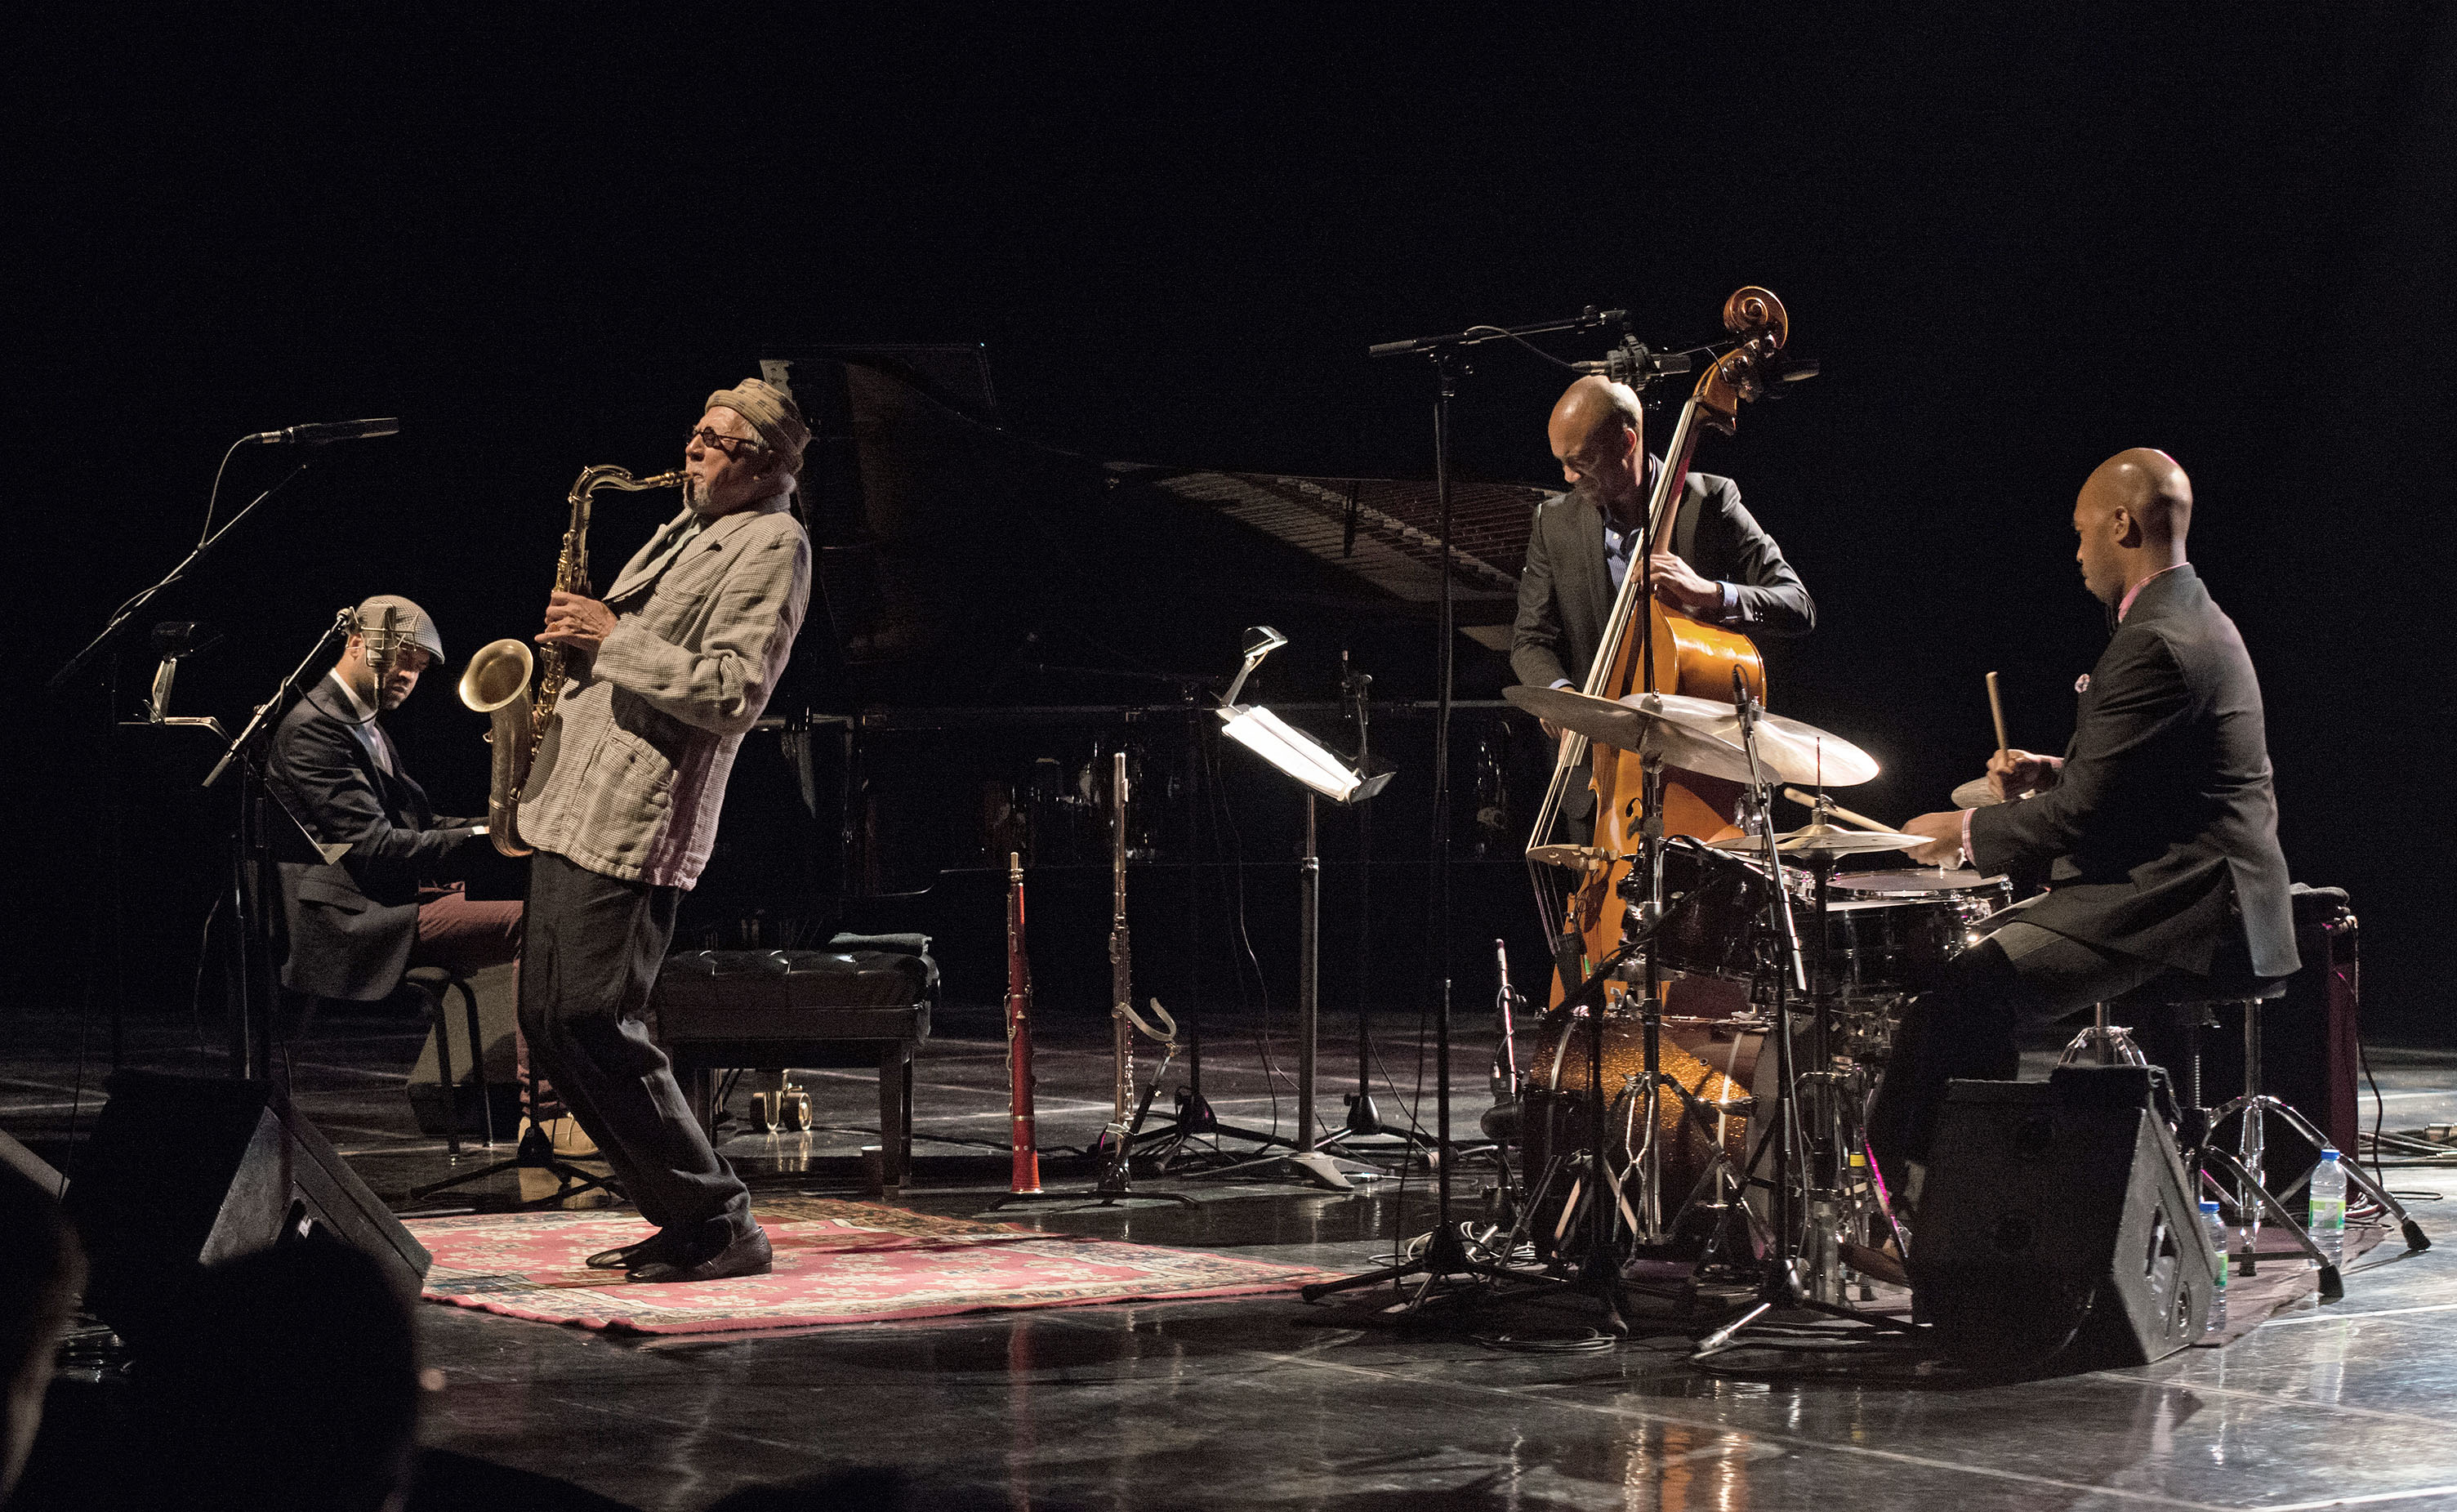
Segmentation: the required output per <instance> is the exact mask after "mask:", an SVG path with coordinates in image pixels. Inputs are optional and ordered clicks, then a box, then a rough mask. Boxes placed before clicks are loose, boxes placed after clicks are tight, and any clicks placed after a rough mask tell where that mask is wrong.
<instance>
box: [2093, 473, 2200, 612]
mask: <svg viewBox="0 0 2457 1512" xmlns="http://www.w3.org/2000/svg"><path fill="white" fill-rule="evenodd" d="M2192 524H2193V480H2192V479H2190V478H2188V477H2186V476H2184V469H2183V468H2182V467H2181V466H2178V465H2177V462H2176V459H2175V458H2173V457H2170V456H2168V455H2167V454H2166V453H2165V452H2163V451H2158V450H2154V449H2153V448H2151V447H2148V446H2136V447H2133V448H2132V449H2131V450H2129V451H2119V452H2117V453H2116V455H2115V456H2113V457H2110V458H2108V459H2107V460H2106V461H2105V462H2102V463H2100V464H2099V465H2098V468H2097V470H2096V471H2095V472H2093V473H2092V474H2091V475H2090V478H2089V480H2088V481H2087V482H2085V483H2083V485H2082V486H2081V492H2080V494H2079V495H2077V496H2076V497H2075V500H2074V533H2075V535H2076V536H2077V537H2079V540H2080V544H2079V546H2078V547H2077V548H2075V552H2074V556H2075V560H2076V561H2078V562H2080V564H2081V576H2082V582H2083V584H2084V586H2086V587H2087V588H2089V590H2090V591H2091V593H2092V595H2093V596H2094V597H2096V598H2097V599H2098V600H2099V601H2100V602H2101V603H2105V604H2116V603H2118V602H2120V601H2121V600H2122V599H2123V597H2124V594H2125V592H2126V590H2129V589H2131V588H2132V587H2133V586H2134V585H2135V584H2137V583H2139V582H2141V581H2142V580H2143V579H2144V578H2147V577H2149V576H2150V575H2151V574H2152V573H2154V572H2162V571H2164V570H2167V569H2168V568H2171V567H2175V566H2177V565H2178V564H2179V563H2181V562H2182V561H2183V560H2184V537H2185V534H2186V533H2187V532H2188V531H2189V530H2190V529H2191V528H2192Z"/></svg>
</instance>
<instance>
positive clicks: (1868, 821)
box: [1783, 788, 1894, 835]
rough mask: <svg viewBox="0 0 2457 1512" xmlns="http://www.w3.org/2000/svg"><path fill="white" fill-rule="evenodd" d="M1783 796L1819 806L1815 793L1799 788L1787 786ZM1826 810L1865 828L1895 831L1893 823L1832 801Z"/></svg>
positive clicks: (1812, 806) (1809, 805)
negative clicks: (1838, 805)
mask: <svg viewBox="0 0 2457 1512" xmlns="http://www.w3.org/2000/svg"><path fill="white" fill-rule="evenodd" d="M1783 796H1784V797H1787V798H1789V799H1791V800H1792V801H1793V802H1794V803H1797V804H1799V805H1801V806H1802V807H1803V808H1810V809H1813V808H1815V807H1817V798H1816V796H1815V795H1813V794H1808V793H1803V792H1802V791H1800V789H1798V788H1786V789H1784V790H1783ZM1826 812H1827V813H1828V814H1831V815H1833V816H1834V817H1835V818H1838V819H1841V820H1842V821H1843V822H1844V823H1846V824H1856V825H1858V826H1859V827H1860V828H1862V829H1864V830H1878V831H1882V832H1884V833H1886V834H1889V835H1890V834H1892V833H1893V828H1894V827H1893V826H1892V825H1890V824H1880V823H1878V822H1877V821H1876V820H1875V819H1872V818H1868V817H1867V816H1866V815H1861V814H1854V813H1852V812H1851V811H1850V810H1849V809H1847V808H1838V807H1836V806H1835V805H1834V804H1833V803H1832V802H1831V801H1829V802H1827V805H1826Z"/></svg>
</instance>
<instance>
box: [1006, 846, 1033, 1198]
mask: <svg viewBox="0 0 2457 1512" xmlns="http://www.w3.org/2000/svg"><path fill="white" fill-rule="evenodd" d="M1006 1075H1007V1092H1006V1096H1007V1115H1008V1117H1009V1119H1010V1121H1011V1122H1012V1125H1013V1129H1012V1131H1011V1133H1010V1135H1009V1140H1010V1143H1012V1144H1013V1146H1014V1148H1015V1171H1014V1175H1013V1177H1012V1179H1011V1180H1010V1182H1009V1184H1008V1190H1009V1191H1013V1192H1015V1193H1016V1194H1018V1195H1020V1196H1028V1195H1030V1194H1032V1193H1034V1192H1037V1191H1040V1190H1041V1147H1040V1145H1039V1143H1038V1136H1037V1135H1036V1134H1035V1133H1034V1131H1033V1127H1032V963H1031V961H1030V960H1028V959H1027V958H1026V957H1025V955H1024V949H1023V858H1022V857H1021V856H1019V855H1017V854H1016V853H1015V852H1013V851H1009V852H1007V857H1006Z"/></svg>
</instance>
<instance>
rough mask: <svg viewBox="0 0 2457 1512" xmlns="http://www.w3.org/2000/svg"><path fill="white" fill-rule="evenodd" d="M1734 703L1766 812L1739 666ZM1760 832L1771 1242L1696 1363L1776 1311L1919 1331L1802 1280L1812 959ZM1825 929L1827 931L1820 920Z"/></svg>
mask: <svg viewBox="0 0 2457 1512" xmlns="http://www.w3.org/2000/svg"><path fill="white" fill-rule="evenodd" d="M1732 703H1733V707H1734V708H1735V709H1736V710H1737V711H1738V713H1739V715H1740V726H1741V749H1742V751H1743V753H1744V754H1745V756H1747V757H1748V763H1749V783H1748V787H1749V791H1750V794H1751V796H1752V800H1753V801H1754V802H1755V803H1756V804H1757V806H1758V809H1759V811H1760V812H1761V813H1764V812H1765V810H1766V809H1767V808H1768V807H1769V806H1770V805H1769V804H1768V803H1767V797H1768V794H1769V792H1770V784H1769V783H1768V781H1767V779H1766V774H1765V768H1764V767H1763V766H1761V765H1760V764H1759V762H1758V746H1757V716H1758V713H1759V711H1758V708H1757V700H1756V699H1755V698H1754V697H1753V696H1752V695H1751V694H1750V693H1749V691H1748V688H1747V686H1746V685H1745V684H1744V683H1743V682H1742V681H1741V678H1740V673H1739V672H1738V671H1737V669H1736V670H1735V671H1734V673H1733V675H1732ZM1762 833H1763V835H1764V837H1765V869H1766V879H1767V882H1768V886H1767V889H1766V892H1767V901H1766V915H1767V924H1768V926H1769V929H1770V931H1771V933H1772V934H1773V936H1774V939H1775V941H1776V942H1777V944H1778V945H1779V946H1780V947H1781V948H1782V950H1783V960H1782V965H1783V968H1784V969H1783V970H1782V971H1781V973H1780V974H1778V975H1777V977H1776V978H1775V990H1774V1003H1773V1005H1772V1017H1773V1020H1774V1026H1773V1030H1772V1032H1773V1035H1774V1046H1775V1074H1776V1077H1777V1078H1778V1081H1777V1086H1776V1092H1775V1107H1774V1117H1773V1120H1772V1126H1773V1127H1771V1128H1770V1129H1768V1130H1767V1131H1766V1137H1767V1138H1768V1139H1770V1140H1772V1141H1773V1143H1774V1177H1773V1188H1774V1243H1773V1244H1772V1245H1770V1246H1768V1247H1767V1250H1766V1253H1765V1258H1764V1259H1763V1261H1762V1262H1761V1264H1760V1266H1759V1276H1758V1293H1757V1297H1756V1300H1754V1301H1752V1302H1750V1303H1749V1304H1747V1305H1746V1306H1745V1307H1744V1308H1743V1309H1742V1310H1741V1312H1740V1313H1739V1315H1736V1316H1734V1317H1733V1318H1732V1319H1731V1320H1730V1321H1729V1322H1727V1323H1724V1325H1723V1326H1722V1327H1720V1328H1718V1329H1716V1330H1715V1331H1714V1332H1712V1333H1710V1334H1708V1335H1707V1336H1705V1337H1703V1338H1702V1339H1700V1340H1699V1341H1698V1347H1697V1349H1696V1350H1695V1351H1693V1352H1692V1353H1691V1355H1690V1358H1692V1359H1703V1358H1705V1357H1707V1356H1710V1355H1715V1354H1719V1353H1721V1352H1722V1351H1724V1350H1726V1349H1730V1348H1731V1347H1732V1346H1733V1344H1734V1343H1735V1342H1736V1341H1737V1340H1738V1339H1739V1337H1740V1336H1741V1335H1742V1334H1743V1333H1744V1332H1745V1331H1746V1330H1747V1329H1749V1328H1750V1327H1751V1326H1752V1325H1754V1324H1756V1323H1757V1322H1758V1320H1759V1319H1760V1318H1763V1317H1765V1315H1767V1314H1768V1313H1771V1312H1774V1311H1776V1310H1777V1309H1784V1310H1787V1311H1807V1312H1811V1313H1821V1314H1824V1315H1827V1316H1828V1317H1839V1318H1847V1319H1848V1320H1850V1321H1852V1322H1858V1323H1867V1324H1869V1325H1870V1326H1872V1327H1876V1328H1884V1329H1889V1330H1893V1331H1896V1332H1899V1333H1905V1334H1909V1333H1915V1332H1917V1330H1916V1329H1915V1328H1914V1327H1913V1325H1911V1324H1910V1323H1906V1322H1904V1321H1903V1320H1902V1319H1900V1318H1893V1317H1887V1316H1884V1315H1880V1314H1876V1313H1869V1312H1863V1311H1861V1310H1860V1309H1858V1308H1853V1307H1848V1306H1845V1305H1844V1304H1842V1303H1840V1302H1834V1301H1828V1300H1825V1299H1823V1298H1820V1297H1817V1296H1813V1295H1810V1294H1809V1292H1808V1291H1807V1288H1805V1287H1804V1286H1803V1285H1802V1282H1801V1250H1802V1243H1801V1241H1802V1236H1803V1234H1802V1231H1803V1227H1804V1226H1803V1224H1802V1223H1801V1221H1800V1219H1801V1217H1802V1214H1801V1212H1800V1210H1799V1207H1798V1206H1796V1205H1795V1204H1796V1201H1797V1200H1798V1199H1800V1198H1802V1197H1803V1196H1805V1194H1806V1191H1807V1189H1806V1186H1805V1179H1806V1178H1807V1176H1808V1174H1809V1173H1808V1172H1807V1170H1803V1169H1802V1167H1803V1162H1802V1159H1801V1156H1802V1153H1803V1150H1802V1146H1803V1144H1804V1143H1805V1138H1804V1135H1805V1131H1804V1130H1803V1129H1802V1128H1801V1118H1800V1098H1799V1087H1798V1083H1797V1080H1796V1077H1797V1074H1798V1067H1797V1065H1796V1063H1795V1061H1794V1059H1793V1053H1792V1051H1793V1046H1792V1040H1791V1011H1790V1007H1789V1005H1787V1004H1786V1002H1785V998H1786V994H1787V991H1789V990H1798V991H1799V992H1801V993H1802V994H1803V995H1811V994H1812V993H1813V991H1814V988H1813V984H1812V983H1811V980H1810V978H1809V974H1808V963H1807V957H1806V956H1805V955H1804V953H1803V952H1802V950H1801V945H1800V930H1799V927H1798V923H1797V922H1796V921H1795V920H1794V919H1793V917H1792V912H1791V891H1790V888H1789V887H1788V886H1787V885H1786V881H1785V878H1784V870H1783V851H1782V848H1781V846H1780V845H1779V844H1778V843H1777V841H1776V839H1775V833H1774V826H1773V825H1771V824H1767V825H1765V826H1763V828H1762ZM1820 928H1821V930H1822V928H1823V924H1822V923H1821V925H1820ZM1752 1166H1753V1167H1754V1162H1752Z"/></svg>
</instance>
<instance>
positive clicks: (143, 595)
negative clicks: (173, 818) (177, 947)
mask: <svg viewBox="0 0 2457 1512" xmlns="http://www.w3.org/2000/svg"><path fill="white" fill-rule="evenodd" d="M310 466H314V459H312V458H311V459H309V460H307V461H303V462H301V463H299V466H296V467H293V468H292V469H290V473H289V475H288V476H287V477H284V478H283V479H282V480H281V481H280V482H279V483H277V484H275V485H274V486H273V487H269V488H267V489H265V490H264V491H263V492H262V493H259V494H258V495H257V496H256V497H255V498H253V499H251V500H249V501H248V503H247V507H245V508H242V509H240V510H239V511H238V512H237V513H236V514H234V515H232V516H231V517H230V518H229V519H228V520H226V521H224V522H223V523H222V528H220V529H218V530H216V531H214V532H213V533H212V534H210V535H208V536H206V537H205V538H204V539H203V540H201V541H198V542H197V543H196V547H195V548H194V549H192V550H190V551H189V552H188V554H187V555H186V556H184V557H182V558H180V560H179V564H178V565H177V566H176V567H174V568H173V569H171V570H170V571H168V572H166V573H164V574H163V575H162V577H161V578H159V579H158V580H156V581H155V583H154V584H153V585H152V586H151V587H149V588H146V589H144V590H140V591H139V592H137V593H136V594H135V595H134V597H132V598H130V599H128V600H127V601H126V602H124V603H122V604H121V605H120V606H119V607H118V608H117V609H115V610H114V611H112V613H111V618H110V619H109V620H108V621H106V622H105V623H104V625H103V627H102V629H101V630H99V631H97V632H94V635H93V639H92V640H89V641H87V642H86V643H85V645H84V646H83V647H81V648H80V649H79V650H78V651H77V652H76V654H75V655H73V656H71V657H70V658H69V659H68V660H67V661H66V662H65V663H63V664H62V665H61V666H60V669H59V670H58V671H57V672H54V673H52V675H51V679H50V681H49V682H48V683H46V684H45V686H47V687H49V688H52V689H59V688H64V687H66V686H68V685H69V684H70V683H72V682H73V681H75V680H76V678H77V677H78V676H79V675H80V674H81V673H84V672H85V671H86V670H87V669H88V668H90V667H92V666H93V663H94V662H95V661H96V660H97V659H98V658H100V657H101V655H102V653H103V652H104V651H105V650H106V649H108V648H109V647H111V646H112V644H113V643H114V641H116V640H117V639H118V637H119V634H120V632H121V631H123V630H125V629H126V628H127V627H128V625H129V623H130V622H131V621H132V620H134V619H135V618H136V617H137V616H138V615H140V614H142V613H143V612H144V611H145V608H146V606H147V605H149V604H152V603H153V602H154V601H155V599H156V598H158V597H160V596H161V595H162V593H163V592H164V590H167V589H169V588H170V587H171V586H172V585H173V584H175V583H176V582H178V581H179V580H180V579H182V578H184V577H185V576H187V574H188V571H189V570H190V569H192V568H194V567H195V566H196V564H197V563H199V562H201V561H203V560H204V559H205V557H206V556H207V555H208V554H210V553H211V552H212V551H213V549H214V548H216V547H217V546H219V545H220V544H221V543H222V541H223V540H224V538H226V537H227V536H229V534H230V533H231V532H232V531H233V530H235V529H237V528H238V525H239V522H240V521H242V520H245V519H246V518H247V517H248V516H249V515H251V514H253V513H255V512H256V509H257V507H258V506H259V505H261V504H263V503H264V502H265V501H266V500H267V499H270V498H272V497H273V496H274V495H275V494H277V493H279V492H280V491H281V490H282V489H284V488H286V487H290V485H291V484H293V483H295V482H297V481H298V480H299V474H301V473H303V472H305V471H306V470H307V469H308V468H309V467H310ZM215 487H216V490H217V492H218V490H219V487H220V479H219V476H218V475H217V476H216V480H215ZM209 513H210V511H209ZM103 682H104V688H103V694H104V700H105V701H104V706H103V729H104V732H105V739H106V740H110V739H111V738H113V737H114V735H116V731H117V726H118V724H119V722H120V720H119V691H118V690H119V676H118V668H117V663H116V659H115V658H114V663H113V666H112V668H111V669H110V671H109V672H108V673H107V674H106V675H105V677H104V679H103ZM153 722H154V721H151V720H149V721H147V723H149V724H150V723H153ZM218 733H219V732H218V731H217V734H218ZM100 765H101V766H102V768H103V770H104V771H105V772H106V773H107V774H108V773H111V772H114V771H115V770H116V768H117V762H116V761H110V760H107V761H105V762H103V763H101V764H100ZM112 788H113V783H112V779H111V777H109V776H106V777H104V779H103V797H104V802H105V805H106V806H107V807H108V808H109V809H110V811H111V814H112V826H111V827H112V845H113V865H112V875H113V881H112V901H111V913H112V916H113V918H114V921H116V920H118V919H120V918H121V917H122V916H123V914H124V910H125V907H126V901H125V896H124V894H123V892H122V890H121V883H120V881H119V880H118V879H119V875H120V872H121V864H120V859H119V832H120V820H119V818H118V816H119V810H120V804H119V802H118V800H117V798H116V797H115V796H114V794H113V792H112ZM240 901H241V902H242V904H243V903H244V900H243V899H242V900H240ZM119 927H120V925H119V924H118V923H116V922H114V925H113V928H114V931H115V930H117V929H118V928H119ZM114 954H116V952H114ZM114 973H116V968H115V967H114ZM241 980H242V991H243V992H244V991H245V990H247V989H246V987H245V985H244V983H245V973H244V969H243V970H242V978H241ZM126 997H127V989H126V983H125V980H124V979H123V978H121V977H119V976H117V975H116V974H114V983H113V986H112V992H111V1064H112V1066H113V1067H114V1068H116V1067H118V1065H119V1061H120V1045H121V1039H120V1026H121V1022H122V1019H123V1016H124V1015H125V1013H126V1011H127V1004H126V1001H125V1000H126ZM234 1032H235V1035H237V1039H235V1042H234V1046H233V1048H234V1050H235V1051H239V1052H240V1053H236V1054H234V1055H233V1057H232V1060H233V1064H234V1068H235V1069H239V1068H242V1067H243V1065H244V1063H245V1061H246V1059H247V1056H246V1054H245V1053H244V1050H243V1046H244V1045H245V1043H246V1042H245V1038H244V1035H243V1034H241V1033H239V1030H238V1029H237V1028H235V1030H234Z"/></svg>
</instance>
